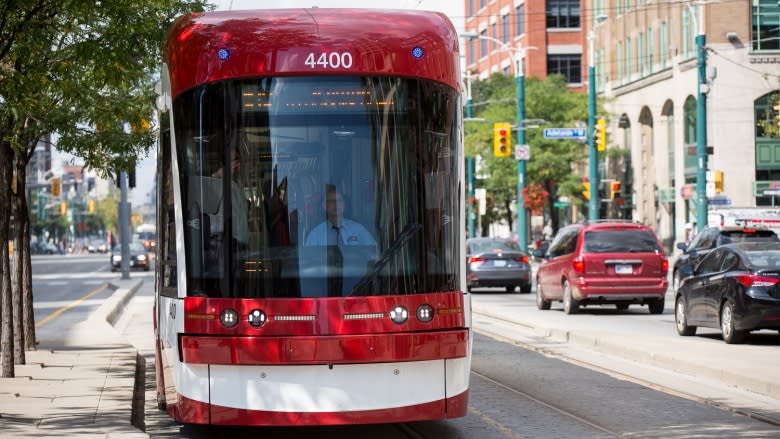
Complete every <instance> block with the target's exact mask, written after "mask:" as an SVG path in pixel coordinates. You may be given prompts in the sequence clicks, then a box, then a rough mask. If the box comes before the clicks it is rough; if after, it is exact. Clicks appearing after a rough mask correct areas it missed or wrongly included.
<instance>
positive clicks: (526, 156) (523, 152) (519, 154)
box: [515, 145, 531, 160]
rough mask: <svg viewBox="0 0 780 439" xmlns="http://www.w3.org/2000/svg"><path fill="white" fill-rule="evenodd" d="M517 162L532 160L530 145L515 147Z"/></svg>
mask: <svg viewBox="0 0 780 439" xmlns="http://www.w3.org/2000/svg"><path fill="white" fill-rule="evenodd" d="M515 160H531V148H530V147H529V146H528V145H515Z"/></svg>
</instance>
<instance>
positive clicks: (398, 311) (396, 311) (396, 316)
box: [390, 305, 409, 325]
mask: <svg viewBox="0 0 780 439" xmlns="http://www.w3.org/2000/svg"><path fill="white" fill-rule="evenodd" d="M408 318H409V311H407V310H406V308H404V307H403V306H401V305H396V306H395V307H394V308H393V309H391V310H390V320H392V321H394V322H395V323H398V324H399V325H400V324H401V323H404V322H405V321H406V320H407V319H408Z"/></svg>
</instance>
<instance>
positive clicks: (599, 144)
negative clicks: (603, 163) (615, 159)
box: [593, 117, 607, 151]
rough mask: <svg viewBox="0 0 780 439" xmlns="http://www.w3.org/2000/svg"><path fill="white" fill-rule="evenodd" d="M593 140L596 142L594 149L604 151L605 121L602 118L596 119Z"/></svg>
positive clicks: (605, 141) (605, 140)
mask: <svg viewBox="0 0 780 439" xmlns="http://www.w3.org/2000/svg"><path fill="white" fill-rule="evenodd" d="M593 141H594V142H595V144H596V150H598V151H604V150H605V149H606V148H607V121H606V120H604V118H601V117H600V118H599V119H598V120H596V132H595V133H594V139H593Z"/></svg>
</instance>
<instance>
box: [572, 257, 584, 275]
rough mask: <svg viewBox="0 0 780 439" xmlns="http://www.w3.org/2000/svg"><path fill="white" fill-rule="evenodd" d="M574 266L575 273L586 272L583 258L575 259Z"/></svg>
mask: <svg viewBox="0 0 780 439" xmlns="http://www.w3.org/2000/svg"><path fill="white" fill-rule="evenodd" d="M572 266H573V267H574V271H576V272H577V273H584V272H585V261H584V260H583V259H582V257H579V258H577V259H575V260H574V261H573V262H572Z"/></svg>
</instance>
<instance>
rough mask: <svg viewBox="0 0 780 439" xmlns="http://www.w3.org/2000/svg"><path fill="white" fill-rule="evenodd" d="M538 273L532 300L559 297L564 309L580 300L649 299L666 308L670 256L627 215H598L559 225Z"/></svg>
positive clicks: (654, 307) (622, 303) (653, 308)
mask: <svg viewBox="0 0 780 439" xmlns="http://www.w3.org/2000/svg"><path fill="white" fill-rule="evenodd" d="M543 256H544V259H543V261H542V263H541V265H540V266H539V269H538V272H537V274H536V306H537V307H538V308H539V309H541V310H547V309H550V303H551V302H552V301H561V302H563V310H564V312H566V314H575V313H577V312H578V311H579V308H580V306H586V305H590V304H599V305H601V304H614V305H615V306H617V309H619V310H625V309H628V306H629V305H631V304H638V305H647V306H648V308H649V309H650V313H651V314H661V313H663V311H664V296H665V295H666V290H667V288H668V286H669V282H668V280H667V272H668V271H669V260H668V259H667V258H666V253H665V252H664V250H663V247H662V246H661V243H660V241H659V240H658V237H657V236H656V234H655V233H654V232H653V230H652V229H651V228H650V227H648V226H646V225H643V224H639V223H636V222H631V221H627V220H596V221H585V222H581V223H577V224H572V225H570V226H566V227H564V228H563V229H561V230H560V231H559V232H558V234H557V235H556V236H555V239H553V242H552V244H550V247H549V249H548V250H547V252H546V253H545V254H544V255H543Z"/></svg>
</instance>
